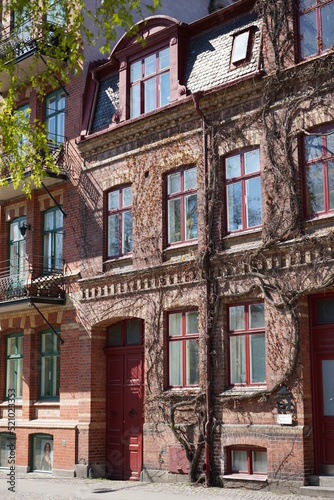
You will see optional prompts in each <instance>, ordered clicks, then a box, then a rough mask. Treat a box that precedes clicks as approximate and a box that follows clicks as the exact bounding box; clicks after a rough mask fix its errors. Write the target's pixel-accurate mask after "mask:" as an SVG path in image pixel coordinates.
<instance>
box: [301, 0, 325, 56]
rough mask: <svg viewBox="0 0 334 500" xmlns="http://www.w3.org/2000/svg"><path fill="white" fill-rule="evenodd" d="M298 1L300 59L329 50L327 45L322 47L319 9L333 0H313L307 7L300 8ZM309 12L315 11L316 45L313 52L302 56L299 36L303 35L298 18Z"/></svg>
mask: <svg viewBox="0 0 334 500" xmlns="http://www.w3.org/2000/svg"><path fill="white" fill-rule="evenodd" d="M300 3H301V2H300V1H299V13H298V30H299V37H298V40H299V55H300V59H301V60H303V59H307V58H309V57H312V56H316V55H320V54H322V53H323V52H326V51H328V50H330V48H331V47H328V48H327V49H325V50H324V49H323V38H322V22H321V9H322V8H323V7H324V6H326V5H328V4H330V3H333V0H327V1H326V0H313V4H312V5H311V6H309V7H306V8H305V9H302V8H301V5H300ZM310 12H315V13H316V30H317V36H316V45H317V50H316V52H314V53H313V54H309V55H306V56H305V57H303V55H302V46H301V37H302V36H303V33H302V30H301V25H300V18H301V17H302V16H303V15H305V14H309V13H310Z"/></svg>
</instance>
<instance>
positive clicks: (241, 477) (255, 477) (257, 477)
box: [223, 473, 268, 482]
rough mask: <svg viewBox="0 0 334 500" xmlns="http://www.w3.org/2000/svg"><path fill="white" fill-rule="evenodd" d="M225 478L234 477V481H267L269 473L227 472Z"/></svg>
mask: <svg viewBox="0 0 334 500" xmlns="http://www.w3.org/2000/svg"><path fill="white" fill-rule="evenodd" d="M223 479H232V480H233V481H258V482H265V481H267V479H268V476H267V474H239V473H238V474H225V475H224V476H223Z"/></svg>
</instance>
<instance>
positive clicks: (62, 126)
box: [56, 113, 65, 144]
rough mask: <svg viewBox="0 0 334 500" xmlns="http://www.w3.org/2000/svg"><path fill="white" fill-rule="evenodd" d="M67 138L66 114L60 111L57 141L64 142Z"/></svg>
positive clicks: (58, 142)
mask: <svg viewBox="0 0 334 500" xmlns="http://www.w3.org/2000/svg"><path fill="white" fill-rule="evenodd" d="M64 139H65V114H64V113H59V114H58V115H57V137H56V143H57V144H63V143H64Z"/></svg>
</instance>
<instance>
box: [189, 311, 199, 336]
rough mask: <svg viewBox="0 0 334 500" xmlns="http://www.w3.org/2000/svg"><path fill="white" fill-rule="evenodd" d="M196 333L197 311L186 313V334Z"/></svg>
mask: <svg viewBox="0 0 334 500" xmlns="http://www.w3.org/2000/svg"><path fill="white" fill-rule="evenodd" d="M192 333H198V313H197V311H192V312H187V313H186V334H192Z"/></svg>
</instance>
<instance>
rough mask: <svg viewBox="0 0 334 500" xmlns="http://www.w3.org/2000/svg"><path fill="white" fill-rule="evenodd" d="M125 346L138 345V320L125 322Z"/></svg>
mask: <svg viewBox="0 0 334 500" xmlns="http://www.w3.org/2000/svg"><path fill="white" fill-rule="evenodd" d="M126 344H127V345H138V344H140V320H139V319H131V320H129V321H127V322H126Z"/></svg>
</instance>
